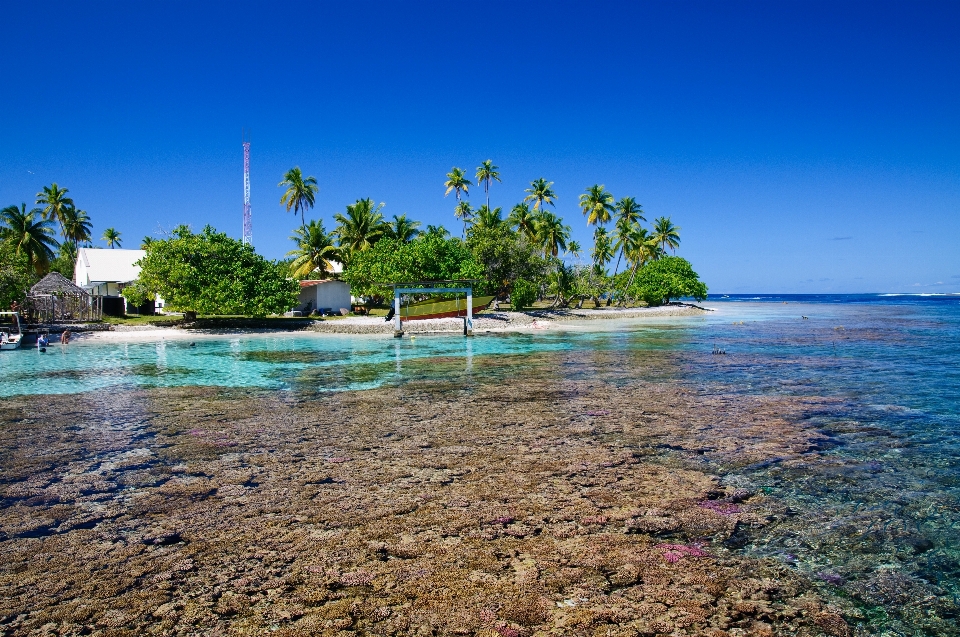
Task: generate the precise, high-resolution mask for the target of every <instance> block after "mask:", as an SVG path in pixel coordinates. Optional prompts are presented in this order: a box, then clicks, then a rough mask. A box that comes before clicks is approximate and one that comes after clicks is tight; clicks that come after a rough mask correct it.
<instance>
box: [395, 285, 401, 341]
mask: <svg viewBox="0 0 960 637" xmlns="http://www.w3.org/2000/svg"><path fill="white" fill-rule="evenodd" d="M393 321H394V322H393V337H394V338H400V337H401V336H403V324H402V323H401V322H400V290H398V289H397V288H393Z"/></svg>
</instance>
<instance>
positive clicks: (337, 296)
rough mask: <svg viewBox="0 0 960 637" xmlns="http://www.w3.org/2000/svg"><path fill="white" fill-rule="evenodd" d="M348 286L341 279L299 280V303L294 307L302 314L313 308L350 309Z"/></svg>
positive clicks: (336, 310) (337, 310)
mask: <svg viewBox="0 0 960 637" xmlns="http://www.w3.org/2000/svg"><path fill="white" fill-rule="evenodd" d="M350 307H351V306H350V286H349V285H347V284H346V283H344V282H343V281H336V280H333V279H326V280H323V281H300V305H299V306H298V307H297V308H295V309H297V310H299V311H301V312H303V313H304V314H309V313H310V312H313V311H314V310H333V311H334V312H339V311H340V310H341V309H347V310H349V309H350Z"/></svg>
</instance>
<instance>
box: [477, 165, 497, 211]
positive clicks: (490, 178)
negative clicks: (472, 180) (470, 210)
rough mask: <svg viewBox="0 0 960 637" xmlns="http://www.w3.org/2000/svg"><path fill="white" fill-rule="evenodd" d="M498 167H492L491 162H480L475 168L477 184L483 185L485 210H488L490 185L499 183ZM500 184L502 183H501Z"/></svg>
mask: <svg viewBox="0 0 960 637" xmlns="http://www.w3.org/2000/svg"><path fill="white" fill-rule="evenodd" d="M499 169H500V166H494V165H493V162H492V161H491V160H489V159H488V160H487V161H484V162H480V165H479V166H477V183H478V184H479V183H481V182H482V183H483V190H484V192H486V193H487V208H488V209H489V208H490V184H491V183H492V182H494V181H500V173H499V172H498V171H499ZM501 183H502V182H501Z"/></svg>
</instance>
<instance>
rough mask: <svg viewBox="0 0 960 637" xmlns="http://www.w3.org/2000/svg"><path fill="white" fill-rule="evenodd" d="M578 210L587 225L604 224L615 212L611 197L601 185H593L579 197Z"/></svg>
mask: <svg viewBox="0 0 960 637" xmlns="http://www.w3.org/2000/svg"><path fill="white" fill-rule="evenodd" d="M580 210H582V211H583V214H584V215H586V217H587V225H588V226H593V225H596V224H598V223H599V224H601V225H603V224H605V223H607V222H608V221H610V215H611V214H612V213H613V211H614V210H615V207H614V203H613V195H611V194H610V193H609V192H607V190H606V188H604V186H603V184H595V185H593V186H590V187H589V188H587V191H586V192H585V193H583V194H582V195H580Z"/></svg>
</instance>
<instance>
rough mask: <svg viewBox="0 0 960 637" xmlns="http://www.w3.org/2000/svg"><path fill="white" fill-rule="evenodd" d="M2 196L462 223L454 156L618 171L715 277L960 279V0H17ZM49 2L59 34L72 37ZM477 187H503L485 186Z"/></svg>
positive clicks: (565, 201)
mask: <svg viewBox="0 0 960 637" xmlns="http://www.w3.org/2000/svg"><path fill="white" fill-rule="evenodd" d="M3 23H4V45H3V47H2V48H0V87H2V89H3V99H2V100H0V205H4V206H5V205H9V204H11V203H20V202H21V201H26V202H27V203H32V200H33V197H34V195H35V193H36V192H37V191H38V190H40V189H41V187H42V186H44V185H48V184H50V183H51V182H54V181H56V182H57V183H59V184H60V185H61V186H66V187H68V188H69V189H70V192H71V194H72V195H73V196H74V198H75V200H76V201H77V204H78V205H79V207H81V208H83V209H85V210H87V211H88V212H89V213H90V214H91V215H92V217H93V222H94V226H95V228H94V229H95V233H96V236H97V237H99V236H100V234H101V233H102V232H103V229H104V228H106V227H109V226H113V227H116V228H117V229H118V230H120V231H121V233H122V235H123V238H124V246H125V247H137V246H138V245H139V241H140V238H141V237H143V236H144V235H148V234H153V233H155V232H156V230H157V228H158V226H162V227H164V228H170V227H172V226H174V225H177V224H180V223H190V224H193V226H194V227H196V228H199V227H202V226H203V225H205V224H207V223H210V224H212V225H214V226H215V227H217V228H218V229H221V230H224V231H226V232H228V233H230V234H232V235H234V236H239V234H240V229H241V213H242V150H241V146H240V130H241V128H242V127H247V128H250V129H252V134H253V144H252V159H251V179H252V203H253V215H254V244H255V245H256V247H257V250H258V251H260V252H261V253H262V254H265V255H266V256H268V257H271V258H278V257H281V256H282V255H283V254H284V253H285V252H286V251H287V250H288V249H290V247H291V245H292V244H291V243H290V242H289V240H288V237H289V235H290V232H291V230H292V229H293V228H294V227H295V225H296V223H297V222H296V221H294V219H293V217H292V215H290V214H288V213H286V212H285V211H284V209H283V208H282V207H281V206H280V204H279V199H280V194H281V192H280V189H278V188H277V186H276V185H277V183H278V182H279V181H280V179H281V178H282V175H283V173H284V172H285V171H286V170H287V169H288V168H290V167H292V166H294V165H299V166H300V167H301V168H302V169H303V170H304V172H305V173H307V174H310V175H315V176H316V177H317V179H318V181H319V183H320V193H319V196H318V198H317V206H316V208H315V209H314V210H313V213H312V214H313V216H314V217H317V216H319V217H320V218H322V219H323V220H324V222H325V224H326V225H327V226H328V228H331V227H332V226H333V223H332V215H333V214H334V213H335V212H339V211H342V210H343V209H344V207H345V206H346V205H347V204H348V203H351V202H353V201H354V200H356V199H357V198H360V197H371V198H373V199H375V200H376V201H378V202H379V201H383V202H386V208H385V209H384V212H385V213H386V214H387V216H390V215H393V214H401V213H407V214H408V215H410V216H412V217H414V218H416V219H419V220H421V221H423V222H424V223H425V224H426V223H434V224H436V223H443V224H444V225H446V226H447V227H448V228H450V229H451V230H452V231H454V232H456V231H457V227H458V226H457V222H456V220H455V219H454V218H453V214H452V210H453V206H454V204H455V201H453V200H452V198H450V197H448V198H444V196H443V190H444V189H443V186H442V183H443V181H444V175H445V173H446V172H447V171H449V170H450V168H451V167H452V166H460V167H463V168H465V169H467V170H468V171H469V172H470V173H471V174H472V173H473V171H474V169H475V167H476V166H477V165H478V164H479V163H480V161H482V160H484V159H488V158H490V159H493V161H494V163H496V164H497V165H499V166H500V169H501V173H502V175H503V183H502V184H494V186H493V189H492V194H491V199H492V203H493V205H497V206H503V207H504V208H505V210H509V208H510V207H511V206H512V205H513V204H515V203H516V202H518V201H519V200H520V199H521V198H522V196H523V189H524V188H525V187H526V186H527V185H528V183H529V182H530V181H531V180H532V179H535V178H538V177H544V178H546V179H548V180H551V181H554V182H555V189H556V191H557V193H558V195H559V199H558V201H557V207H556V212H557V213H558V214H560V215H561V216H563V218H564V220H565V221H566V223H568V224H569V225H570V226H571V227H572V228H573V233H574V236H575V238H576V239H578V240H579V241H580V242H581V243H582V244H584V245H586V244H587V243H589V237H590V232H589V230H588V229H587V227H586V223H585V219H584V217H583V216H582V214H581V213H580V211H579V209H578V208H577V196H578V195H579V194H580V193H581V192H583V190H584V189H585V188H586V187H588V186H590V185H592V184H594V183H602V184H605V185H606V186H607V188H608V189H609V190H610V191H612V192H613V194H614V195H615V196H617V197H618V198H619V197H621V196H625V195H631V196H635V197H636V198H637V199H638V200H639V201H640V202H641V203H642V204H643V205H644V208H645V210H646V212H647V218H648V219H649V220H651V221H652V219H653V218H654V217H657V216H661V215H663V216H669V217H671V218H672V220H673V221H674V223H676V224H677V225H679V226H681V228H682V232H681V237H682V244H681V249H680V251H679V252H678V254H681V255H682V256H685V257H686V258H688V259H690V260H691V261H692V262H693V264H694V267H695V268H696V269H697V270H698V272H700V274H701V276H702V277H703V279H704V280H705V281H706V282H707V284H708V285H709V286H710V289H711V291H712V292H716V293H721V292H781V293H790V292H872V291H875V292H889V291H906V292H958V291H960V249H958V246H960V214H958V213H960V120H958V118H957V113H960V38H958V37H957V36H956V29H957V25H958V24H960V4H958V3H956V2H944V3H936V2H911V3H907V2H896V3H884V2H867V3H856V2H842V3H837V2H823V3H818V2H795V3H791V2H760V3H749V2H702V3H700V2H660V3H641V2H629V3H622V4H619V3H615V2H608V3H583V2H579V3H574V2H542V3H533V2H517V1H513V2H503V3H498V2H487V3H483V4H482V5H478V4H476V3H454V2H437V3H431V2H419V1H418V2H406V3H400V2H389V3H387V2H384V3H378V2H346V1H344V2H337V3H303V6H300V7H296V6H293V5H292V4H288V5H282V6H281V5H277V4H275V3H266V2H264V3H244V2H229V3H215V2H205V3H187V2H152V3H147V2H123V3H120V2H106V1H98V2H88V3H77V2H72V3H64V4H57V3H44V4H43V5H42V6H36V4H35V3H25V2H23V3H8V5H7V6H5V7H4V17H3ZM51 29H52V30H53V32H55V33H57V34H58V35H57V36H56V37H51ZM471 195H472V197H471V201H472V202H473V203H474V204H475V205H479V204H480V203H481V201H482V198H483V196H482V195H483V191H482V188H478V189H475V190H472V191H471Z"/></svg>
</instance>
